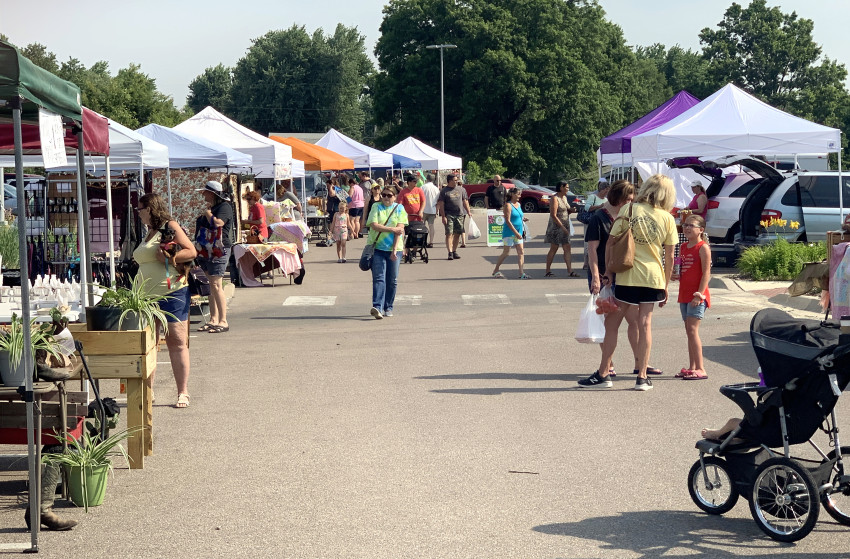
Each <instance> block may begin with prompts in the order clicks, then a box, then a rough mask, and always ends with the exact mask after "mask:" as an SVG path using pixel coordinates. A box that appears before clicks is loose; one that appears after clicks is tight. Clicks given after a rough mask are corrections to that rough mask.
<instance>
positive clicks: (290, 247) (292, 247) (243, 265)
mask: <svg viewBox="0 0 850 559" xmlns="http://www.w3.org/2000/svg"><path fill="white" fill-rule="evenodd" d="M233 256H234V257H235V258H236V268H237V269H238V270H239V277H240V278H241V279H242V285H244V286H245V287H262V286H263V282H261V281H259V280H257V275H255V273H254V265H255V264H263V266H262V271H263V272H265V271H269V270H274V269H275V268H280V269H281V270H283V273H284V274H286V275H289V274H295V273H297V272H298V270H300V269H301V258H299V257H298V247H297V245H296V244H295V243H265V244H258V245H246V244H240V245H233ZM269 258H272V259H273V262H270V263H266V262H265V261H266V260H268V259H269ZM269 264H271V265H269Z"/></svg>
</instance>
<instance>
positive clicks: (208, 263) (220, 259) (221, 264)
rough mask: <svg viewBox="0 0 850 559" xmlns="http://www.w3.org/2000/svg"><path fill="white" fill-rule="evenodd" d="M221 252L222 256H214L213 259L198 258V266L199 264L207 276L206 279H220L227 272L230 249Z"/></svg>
mask: <svg viewBox="0 0 850 559" xmlns="http://www.w3.org/2000/svg"><path fill="white" fill-rule="evenodd" d="M223 250H224V254H222V255H221V256H216V257H215V258H198V264H200V266H201V269H202V270H203V271H204V273H205V274H207V277H213V276H219V277H221V276H223V275H224V271H225V270H227V263H228V262H229V261H230V251H231V247H227V248H225V249H223Z"/></svg>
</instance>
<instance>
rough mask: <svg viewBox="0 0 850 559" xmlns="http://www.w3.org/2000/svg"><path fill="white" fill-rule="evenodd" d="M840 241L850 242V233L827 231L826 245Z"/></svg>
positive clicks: (829, 245)
mask: <svg viewBox="0 0 850 559" xmlns="http://www.w3.org/2000/svg"><path fill="white" fill-rule="evenodd" d="M838 243H850V233H847V232H846V231H827V232H826V246H828V247H831V246H833V245H837V244H838Z"/></svg>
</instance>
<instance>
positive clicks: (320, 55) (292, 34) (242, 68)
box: [190, 24, 373, 138]
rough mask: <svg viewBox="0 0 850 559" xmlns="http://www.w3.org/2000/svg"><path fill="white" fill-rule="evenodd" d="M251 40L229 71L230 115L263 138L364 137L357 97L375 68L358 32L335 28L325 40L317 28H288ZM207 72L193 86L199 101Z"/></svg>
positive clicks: (361, 110) (361, 94) (341, 27)
mask: <svg viewBox="0 0 850 559" xmlns="http://www.w3.org/2000/svg"><path fill="white" fill-rule="evenodd" d="M252 42H253V44H252V46H251V48H249V49H248V52H247V53H246V54H245V56H244V57H243V58H242V59H241V60H239V62H237V64H236V67H235V68H234V69H233V86H232V87H231V89H230V96H229V104H230V106H229V112H228V114H229V115H231V116H232V117H233V118H234V119H236V120H238V121H239V122H241V123H242V124H244V125H245V126H248V127H249V128H252V129H254V130H257V131H258V132H260V133H262V134H267V133H269V132H273V131H286V132H324V131H326V130H327V129H328V128H331V127H335V128H338V129H340V130H341V131H342V132H344V133H346V134H349V135H352V136H354V137H358V138H359V137H362V135H363V126H364V120H365V117H364V111H363V108H362V107H361V99H362V97H363V94H364V91H365V87H366V82H367V79H368V77H369V74H370V73H371V72H372V71H373V67H372V62H371V61H370V60H369V57H368V56H367V55H366V50H365V43H364V37H363V36H362V35H361V34H360V33H359V32H358V31H357V29H356V28H352V27H346V26H344V25H342V24H339V25H337V27H336V30H335V31H334V34H333V35H330V36H326V35H325V34H324V32H323V31H322V30H321V29H318V30H316V31H315V32H314V33H313V34H312V35H310V34H308V33H307V31H306V30H305V28H304V27H303V26H300V27H299V26H292V27H290V28H289V29H287V30H283V31H270V32H268V33H266V34H265V35H263V36H262V37H260V38H258V39H254V40H253V41H252ZM211 74H212V72H211V71H210V69H208V70H207V72H205V74H204V75H202V76H199V77H198V78H196V79H195V81H194V82H192V83H193V84H194V85H197V86H198V92H199V96H198V98H200V89H201V86H202V85H203V84H204V83H206V82H207V78H213V77H214V76H212V75H211ZM192 92H193V94H194V93H195V89H194V88H193V89H192ZM190 99H191V97H190Z"/></svg>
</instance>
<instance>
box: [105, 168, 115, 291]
mask: <svg viewBox="0 0 850 559" xmlns="http://www.w3.org/2000/svg"><path fill="white" fill-rule="evenodd" d="M109 163H110V162H109V156H108V155H107V156H106V239H107V241H109V286H110V287H115V232H114V231H113V230H112V219H113V216H112V173H111V169H110V164H109Z"/></svg>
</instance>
